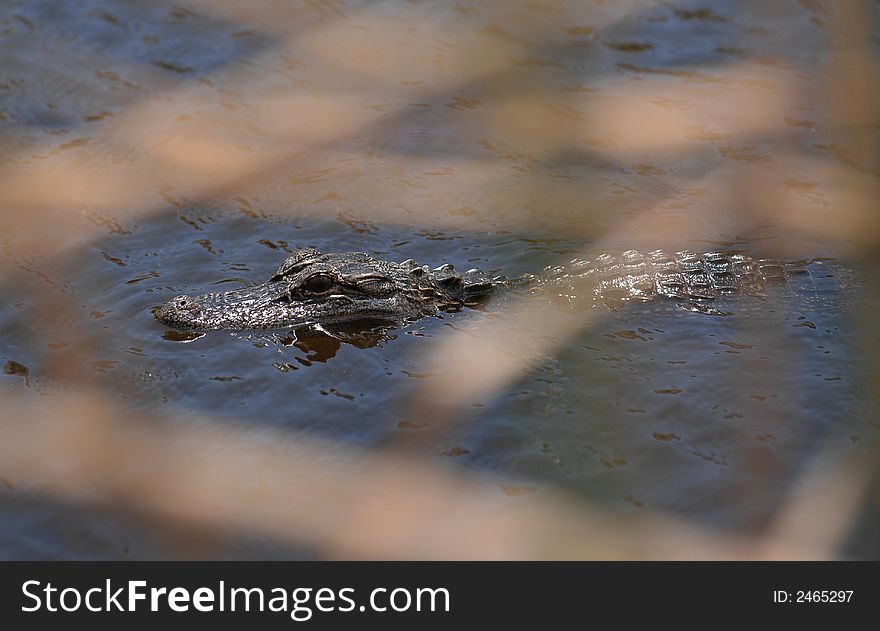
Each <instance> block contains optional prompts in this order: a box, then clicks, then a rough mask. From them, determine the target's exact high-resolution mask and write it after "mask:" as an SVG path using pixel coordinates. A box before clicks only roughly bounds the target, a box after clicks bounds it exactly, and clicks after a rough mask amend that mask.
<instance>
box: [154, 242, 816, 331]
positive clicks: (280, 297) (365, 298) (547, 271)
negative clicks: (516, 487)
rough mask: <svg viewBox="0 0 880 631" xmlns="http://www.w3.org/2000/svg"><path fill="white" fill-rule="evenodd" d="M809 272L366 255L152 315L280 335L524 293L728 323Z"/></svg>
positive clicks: (632, 255)
mask: <svg viewBox="0 0 880 631" xmlns="http://www.w3.org/2000/svg"><path fill="white" fill-rule="evenodd" d="M801 271H805V267H804V262H803V261H800V262H783V261H775V260H768V259H754V258H751V257H749V256H745V255H743V254H731V253H725V252H706V253H703V254H698V253H695V252H691V251H687V250H686V251H682V252H676V253H675V254H672V255H670V254H667V253H666V252H664V251H661V250H656V251H653V252H649V253H647V254H641V253H639V252H637V251H635V250H628V251H626V252H623V253H622V254H620V255H617V256H612V255H609V254H602V255H599V256H597V257H596V258H594V259H592V260H585V259H579V258H578V259H574V260H573V261H571V262H570V263H569V264H568V265H565V266H550V267H546V268H544V269H543V270H542V271H541V272H539V273H537V274H524V275H522V276H518V277H516V278H507V277H505V276H494V277H493V276H489V275H487V274H485V273H484V272H482V271H480V270H479V269H469V270H467V271H466V272H464V273H459V272H458V271H457V270H456V269H455V267H454V266H453V265H450V264H446V265H442V266H440V267H437V268H435V269H431V268H429V267H428V266H427V265H420V264H418V263H416V262H415V261H413V260H412V259H410V260H406V261H403V262H400V263H396V262H390V261H385V260H381V259H378V258H375V257H373V256H371V255H369V254H366V253H363V252H345V253H330V254H322V253H320V252H318V251H317V250H315V249H311V248H310V249H306V250H299V251H297V252H295V253H293V254H291V255H290V256H289V257H288V258H287V259H286V260H285V261H284V262H283V263H282V264H281V266H280V267H279V268H278V270H277V271H276V272H275V273H274V274H273V275H272V276H271V277H270V278H269V279H268V280H267V281H266V282H265V283H262V284H259V285H256V286H252V287H244V288H241V289H236V290H233V291H226V292H215V293H207V294H203V295H200V296H196V297H191V296H188V295H179V296H175V297H174V298H172V299H171V300H169V301H168V302H166V303H165V304H164V305H162V306H161V307H159V308H157V309H156V310H155V312H154V313H155V316H156V318H158V320H159V321H160V322H162V323H163V324H165V325H167V326H169V327H172V328H174V329H178V330H200V331H206V330H217V329H234V330H247V329H282V328H290V327H301V326H306V325H312V324H318V325H322V324H340V323H350V322H354V321H377V320H378V321H391V322H408V321H413V320H416V319H419V318H422V317H425V316H436V315H438V314H439V313H441V312H454V311H460V310H461V309H463V308H465V307H476V306H478V305H480V304H482V303H483V302H485V301H486V299H487V298H488V297H489V296H490V295H491V294H492V293H493V292H495V291H496V290H498V289H499V288H502V287H517V288H526V289H528V290H530V291H532V292H535V293H544V294H545V295H548V296H553V297H560V296H563V297H570V294H571V293H572V292H575V293H576V292H577V291H580V292H581V293H586V294H587V298H588V300H590V301H592V302H593V303H603V304H606V305H607V306H609V307H612V308H614V307H613V305H619V304H621V303H625V302H627V301H649V300H653V299H655V298H658V297H666V298H675V299H679V300H684V301H685V302H684V303H683V304H681V306H682V307H684V308H686V309H689V310H692V311H700V312H703V313H709V314H714V315H727V314H726V313H725V312H722V311H719V310H717V309H714V308H713V307H711V306H710V303H711V302H712V301H713V299H715V298H717V297H721V296H725V295H729V294H735V293H745V294H752V295H755V294H760V293H761V292H762V291H763V290H764V288H765V287H766V286H767V285H768V284H772V283H779V282H784V281H785V280H786V279H787V278H788V277H789V274H791V273H795V272H801Z"/></svg>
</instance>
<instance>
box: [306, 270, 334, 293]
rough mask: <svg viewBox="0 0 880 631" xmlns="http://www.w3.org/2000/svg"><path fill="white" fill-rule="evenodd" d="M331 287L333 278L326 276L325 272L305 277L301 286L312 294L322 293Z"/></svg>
mask: <svg viewBox="0 0 880 631" xmlns="http://www.w3.org/2000/svg"><path fill="white" fill-rule="evenodd" d="M332 287H333V279H332V278H330V277H329V276H327V274H315V275H314V276H312V277H310V278H307V279H306V281H305V282H304V283H303V284H302V288H303V289H304V290H305V291H307V292H309V293H313V294H323V293H325V292H328V291H330V289H332Z"/></svg>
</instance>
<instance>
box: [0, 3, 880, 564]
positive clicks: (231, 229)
mask: <svg viewBox="0 0 880 631" xmlns="http://www.w3.org/2000/svg"><path fill="white" fill-rule="evenodd" d="M233 4H234V3H233ZM605 4H606V3H601V2H600V3H596V4H595V5H593V4H591V3H577V2H572V3H564V2H553V1H547V2H522V3H486V4H483V3H473V5H471V4H469V3H458V4H454V3H448V5H445V4H444V5H443V6H438V5H437V4H433V5H432V4H431V3H419V2H412V3H411V2H380V3H357V2H350V3H346V2H328V3H306V4H305V5H303V6H302V7H296V8H292V7H289V6H285V7H276V6H269V3H262V2H260V3H255V5H254V8H253V10H252V12H249V11H247V10H245V9H235V8H234V7H230V6H227V3H222V2H221V3H198V2H196V3H187V4H186V6H182V5H181V6H178V5H168V4H163V3H152V2H150V3H147V2H106V1H105V2H84V3H63V2H5V3H3V4H2V7H0V56H2V59H3V64H2V67H0V142H2V146H3V148H4V149H3V153H4V158H5V159H4V166H3V173H4V174H5V175H4V177H5V178H6V179H4V182H7V183H8V182H13V183H15V184H16V185H18V186H19V188H20V189H21V191H22V192H21V195H20V196H19V197H16V196H15V195H10V196H9V197H8V198H4V199H3V200H2V203H3V204H5V206H6V207H5V208H3V209H2V212H3V217H4V225H3V232H2V239H3V260H4V263H3V266H4V268H5V270H4V278H3V281H2V283H3V285H2V286H3V294H4V298H5V299H4V300H3V301H2V304H0V362H2V363H4V364H5V367H6V369H5V374H4V375H3V376H2V379H0V387H2V389H3V392H4V397H5V396H7V395H9V396H13V395H15V396H20V395H24V396H29V397H34V398H37V399H39V398H40V397H53V396H56V395H58V394H59V393H62V392H65V391H67V390H70V389H76V388H78V387H79V385H78V381H77V379H71V375H72V374H79V375H82V376H84V377H83V379H85V380H87V381H88V383H89V384H90V387H92V388H97V389H98V390H100V391H101V392H103V393H106V394H107V396H109V397H111V398H113V399H115V400H118V401H119V402H120V403H122V404H123V405H124V406H125V407H126V408H128V409H131V410H132V411H133V412H134V413H138V414H143V415H146V416H148V417H149V416H154V417H156V418H163V419H173V420H174V422H180V423H185V422H186V421H187V420H188V419H190V418H202V417H204V416H206V415H208V416H213V417H215V418H216V419H217V423H224V424H227V425H228V426H230V427H234V428H235V430H236V431H238V432H241V433H242V434H244V435H247V434H254V435H259V434H260V433H261V432H264V431H266V429H267V428H281V429H285V430H297V431H304V432H307V433H309V434H310V435H314V436H319V437H322V438H326V439H330V440H334V441H340V443H342V444H346V445H352V444H354V445H358V446H362V447H365V448H367V449H378V448H380V447H383V446H386V445H388V444H395V443H397V442H404V443H406V442H408V441H409V440H410V439H409V438H408V437H409V436H411V435H413V434H418V433H420V432H421V433H424V434H425V435H426V436H428V438H427V439H426V440H424V441H421V442H418V446H417V447H414V448H413V449H416V450H417V451H419V452H424V453H423V455H424V457H426V458H428V459H431V460H433V461H437V462H442V463H447V464H449V465H450V466H453V467H460V468H462V469H464V470H469V471H470V470H472V471H477V472H480V473H481V474H487V475H490V476H495V477H497V479H499V480H509V481H510V482H509V483H503V484H499V490H498V492H499V493H501V494H506V495H508V496H510V497H511V498H518V497H520V496H530V495H532V494H540V493H542V492H547V491H550V490H552V489H558V488H563V489H566V490H568V491H570V492H572V493H574V494H575V495H578V496H581V497H583V498H585V499H587V500H589V501H591V502H595V503H597V504H599V505H602V506H605V507H608V508H610V509H612V510H615V511H623V512H627V511H632V512H638V511H640V510H657V511H670V512H671V513H673V514H675V515H678V516H683V517H685V518H688V519H693V520H695V521H696V522H697V523H700V524H709V525H713V526H720V527H721V528H724V529H732V530H733V529H743V530H745V531H752V530H758V529H760V528H761V527H762V526H763V525H764V524H765V522H766V520H767V519H768V516H769V515H771V513H772V511H773V510H774V508H776V506H777V504H778V502H779V500H780V497H782V495H783V494H784V493H785V492H787V490H788V489H789V487H790V485H791V484H792V481H793V480H795V479H796V478H797V476H798V475H799V474H800V473H801V472H802V470H803V467H804V466H805V463H807V462H809V461H810V459H811V458H812V457H813V456H814V455H816V454H817V453H819V452H822V451H824V450H826V449H828V448H835V449H839V450H842V451H844V452H848V451H852V452H853V453H861V452H862V451H865V450H866V449H868V447H866V445H868V444H870V443H871V442H872V437H871V434H872V432H873V433H876V431H877V428H876V422H874V418H875V417H874V416H873V412H872V409H871V407H870V402H869V397H868V394H867V385H866V376H865V375H866V371H867V368H868V362H869V360H870V357H868V356H867V353H866V349H865V345H864V341H863V339H864V338H863V335H862V333H861V329H860V328H859V321H858V319H857V316H858V315H859V314H862V313H865V312H871V311H872V310H876V309H877V307H878V303H877V301H876V297H875V296H873V295H872V294H870V293H869V292H868V290H867V289H866V288H865V286H864V284H863V278H864V276H865V275H864V274H863V273H860V270H861V269H862V268H860V267H859V265H858V264H856V263H853V262H852V261H850V260H846V252H845V249H844V248H842V247H841V246H840V245H839V243H837V242H832V241H830V240H825V239H823V235H821V234H819V235H818V236H817V235H816V234H815V233H811V231H808V232H805V233H803V234H793V233H792V229H791V222H790V221H786V219H785V218H784V217H783V218H779V217H774V216H773V215H772V214H771V215H763V214H762V212H763V211H762V210H761V209H760V204H758V205H757V206H758V209H757V210H756V209H755V207H756V206H755V200H754V198H753V195H760V190H762V189H761V188H760V187H761V186H763V185H764V183H763V182H764V180H751V179H750V178H753V177H763V175H765V174H766V173H767V172H771V173H774V174H775V176H778V181H777V182H776V184H777V185H778V188H779V189H783V190H786V191H787V192H788V193H790V194H791V195H793V197H794V199H795V200H796V201H797V203H798V204H802V205H805V206H807V207H808V208H809V209H811V210H810V212H814V213H815V214H817V215H822V214H823V213H825V214H826V215H827V214H828V213H831V212H832V210H831V203H830V202H829V199H831V197H830V196H831V195H832V194H833V191H831V190H830V189H831V188H833V187H831V185H830V184H829V183H828V182H826V181H823V180H821V179H819V180H816V179H813V175H808V174H806V173H804V174H799V173H798V172H797V171H796V170H795V171H794V172H792V171H791V169H792V168H793V167H791V165H790V164H788V163H786V162H785V160H786V159H787V158H786V156H789V155H790V152H793V151H794V152H796V151H801V152H803V153H804V154H806V155H808V156H810V157H811V158H812V159H816V160H821V161H827V162H831V163H834V164H835V165H837V166H841V165H842V168H848V169H849V168H852V169H853V170H854V171H860V169H859V165H858V164H856V165H852V164H847V161H846V159H845V156H844V157H841V154H840V151H838V150H836V149H834V147H832V145H831V143H830V141H828V140H827V138H826V137H825V136H824V133H825V132H824V131H823V130H822V129H821V126H820V125H819V124H818V123H817V122H816V121H817V120H818V116H819V114H818V112H817V108H816V107H814V105H813V97H812V96H811V95H813V94H815V93H816V92H817V91H819V90H821V85H822V84H821V82H820V78H819V77H818V76H815V74H814V73H812V71H811V69H812V68H814V67H815V66H817V65H820V64H822V63H823V62H824V60H825V57H826V56H827V47H828V37H829V35H828V29H827V12H826V10H825V8H824V7H823V5H822V4H821V3H819V2H801V3H798V2H786V3H772V4H773V6H772V7H763V8H762V7H745V6H744V5H742V4H741V3H735V2H706V3H677V4H675V5H671V4H660V5H654V4H651V3H619V6H605ZM607 4H609V5H611V4H617V3H607ZM777 5H778V6H777ZM768 72H769V73H775V74H773V75H772V76H771V75H768V74H767V73H768ZM774 82H776V83H774ZM786 86H787V87H786ZM768 94H769V96H768ZM279 95H281V96H279ZM804 95H806V96H804ZM301 98H302V99H305V100H304V101H303V102H300V99H301ZM728 99H729V100H730V101H731V102H732V104H733V106H736V104H737V103H738V104H740V105H746V106H751V105H754V111H753V112H751V114H750V115H749V116H745V115H744V114H742V113H741V112H740V113H738V114H732V113H730V112H727V111H725V110H724V106H723V105H722V104H721V103H723V102H725V101H726V100H728ZM627 104H629V105H632V104H635V105H634V108H635V109H633V110H632V111H625V110H626V108H625V107H622V106H624V105H627ZM707 104H710V105H712V104H714V105H712V106H710V105H707ZM629 105H627V106H629ZM640 107H645V108H648V110H650V111H651V112H654V113H655V114H657V115H658V116H660V119H658V122H657V128H658V136H657V137H640V134H638V133H635V134H631V133H629V132H628V128H629V124H630V123H628V122H627V120H628V119H627V117H628V116H633V117H636V118H638V117H639V112H641V111H642V110H640V109H639V108H640ZM322 108H323V109H322ZM716 109H717V111H716ZM306 112H308V114H309V116H311V117H313V118H308V117H306V120H305V122H303V115H304V113H306ZM681 113H684V116H685V119H684V123H682V127H681V128H680V129H675V130H673V131H672V132H670V135H669V136H668V137H666V136H664V135H663V133H665V132H664V130H663V129H662V126H663V125H664V124H666V123H668V122H669V121H670V120H672V119H667V118H665V117H666V116H667V114H668V115H670V116H677V115H678V114H681ZM324 114H326V120H324V119H323V118H322V116H323V115H324ZM612 114H615V115H619V118H615V117H612ZM609 117H612V118H613V120H611V121H609ZM738 117H739V118H738ZM765 118H766V120H765ZM676 121H677V122H679V123H680V122H681V121H680V120H679V119H677V118H676V119H674V120H672V122H673V123H674V122H676ZM707 121H709V122H708V123H707ZM288 123H289V124H291V125H292V126H293V127H291V128H290V129H288V128H286V127H284V125H285V124H288ZM716 123H717V124H716ZM631 124H632V125H633V126H634V128H635V126H636V125H637V123H636V122H635V119H632V122H631ZM139 126H141V127H139ZM143 130H147V131H143ZM666 131H669V130H666ZM147 132H149V134H148V133H147ZM190 133H192V135H188V134H190ZM285 133H286V134H287V135H285ZM176 143H177V144H176ZM218 156H220V157H218ZM780 156H782V157H780ZM227 158H228V162H227V161H225V160H226V159H227ZM215 159H216V160H217V161H216V162H215ZM776 170H778V173H776ZM47 174H48V175H47ZM44 176H45V177H49V178H50V179H43V180H41V179H40V178H41V177H44ZM871 177H874V178H876V175H873V176H871ZM749 182H754V190H750V189H752V188H753V186H752V184H749ZM50 183H51V184H52V185H51V186H50ZM22 200H24V201H22ZM34 200H36V201H34ZM774 200H776V201H779V200H778V199H776V198H774ZM28 203H32V205H33V206H32V207H31V206H28ZM767 203H771V202H767ZM774 203H775V202H774ZM779 203H780V204H782V202H779ZM32 208H35V209H36V210H33V209H32ZM40 213H42V214H40ZM35 215H39V216H41V217H44V218H43V219H40V220H36V221H33V216H35ZM29 217H30V219H29ZM774 218H775V219H776V221H774ZM53 226H54V227H53ZM819 232H821V230H819ZM35 235H36V236H35ZM306 246H313V247H316V248H318V249H319V250H321V251H326V252H332V251H364V252H369V253H371V254H373V255H375V256H378V257H382V258H389V259H393V260H398V261H400V260H404V259H407V258H414V259H416V260H417V261H419V262H421V263H426V264H429V265H431V266H432V267H435V266H438V265H441V264H443V263H447V262H448V263H453V264H455V265H456V266H457V267H458V268H459V269H467V268H470V267H479V268H481V269H484V270H486V271H491V272H493V273H505V274H508V275H516V274H521V273H526V272H534V271H536V270H539V269H541V268H543V267H544V266H546V265H551V264H557V263H559V262H560V261H565V260H567V259H570V258H572V257H573V256H575V255H577V254H583V253H585V252H586V253H587V254H590V253H597V252H600V251H603V250H605V249H608V248H612V249H614V248H620V249H622V248H627V247H638V248H642V249H650V248H651V247H652V246H654V247H669V248H677V249H685V248H687V249H693V250H712V249H730V250H738V251H745V252H767V253H769V254H771V255H780V256H791V257H798V258H807V259H817V260H816V261H814V262H812V263H811V264H810V265H809V274H807V275H803V276H797V277H792V279H791V282H789V283H787V284H785V285H782V286H778V287H772V288H770V290H768V291H767V293H766V295H765V296H761V297H751V296H742V297H737V298H735V299H733V298H732V299H730V300H727V301H725V302H724V304H723V305H722V307H723V309H724V310H726V311H730V312H733V313H734V314H735V315H734V316H733V317H713V316H707V315H704V314H697V313H692V312H688V311H685V310H682V309H680V308H678V307H677V305H676V302H675V301H663V300H661V301H657V302H651V303H645V304H629V305H627V306H626V308H624V309H620V310H617V311H614V312H612V311H608V310H605V309H602V310H601V313H600V314H599V315H598V317H597V316H596V314H595V313H591V314H590V317H589V318H588V317H585V318H584V320H583V323H582V326H581V327H580V328H579V330H578V332H577V333H576V334H574V335H558V336H556V337H554V332H553V331H545V332H542V333H541V335H546V336H548V337H549V338H550V342H551V344H550V347H551V349H552V350H547V351H546V352H542V353H540V356H539V357H538V358H537V359H535V360H534V361H533V362H532V363H530V364H528V365H524V366H523V367H522V368H521V370H520V371H519V373H518V374H519V376H518V377H517V378H515V379H513V380H512V381H510V382H509V383H507V384H505V385H504V386H503V387H502V388H500V389H496V390H490V391H487V392H486V393H485V396H484V397H481V398H479V400H477V401H475V402H471V403H470V404H469V405H468V408H467V409H466V410H463V411H460V413H459V414H458V417H457V419H456V420H457V422H455V423H452V424H450V425H449V427H446V428H444V429H443V431H437V432H435V431H433V430H431V428H429V427H425V425H424V423H423V422H422V421H421V419H419V418H417V417H414V416H413V415H412V410H413V407H412V399H413V397H416V396H419V393H420V392H422V389H424V388H425V387H430V385H431V382H432V379H433V378H434V376H433V375H432V374H431V372H430V367H429V365H428V360H427V358H428V357H429V356H430V354H431V353H432V351H433V350H435V349H436V348H437V346H438V345H440V344H443V343H446V342H448V341H449V340H450V339H456V338H458V337H461V336H468V335H470V334H471V333H470V330H471V328H472V326H473V324H474V323H475V322H479V321H485V320H486V319H487V318H490V319H491V318H495V319H498V321H499V322H502V321H504V319H505V318H506V317H507V312H506V309H507V306H508V305H509V304H510V303H509V301H505V298H504V296H499V297H498V299H497V300H493V301H492V302H490V303H489V304H488V305H487V306H486V307H485V310H466V311H464V312H461V313H457V314H444V315H443V317H441V318H427V319H423V320H420V321H417V322H414V323H411V324H408V325H406V326H403V327H401V328H396V329H391V330H388V331H383V332H380V333H377V334H376V335H373V336H367V337H363V336H362V337H359V338H357V339H353V340H348V341H345V340H343V341H340V340H339V339H336V338H334V337H331V336H327V335H325V334H323V333H321V332H320V331H316V330H313V329H311V330H299V331H272V332H211V333H208V334H206V335H189V336H186V335H184V336H182V335H180V334H175V333H174V332H171V331H169V330H168V329H167V328H166V327H164V326H162V325H161V324H160V323H159V322H157V321H156V320H155V319H154V318H153V316H152V309H153V308H154V307H156V306H158V305H159V304H161V303H162V302H164V301H165V300H167V299H168V298H169V297H171V296H173V295H175V294H179V293H190V294H195V293H201V292H205V291H214V290H217V289H218V287H219V288H234V287H237V286H240V284H241V283H246V284H250V283H257V282H262V281H264V280H265V279H267V278H268V277H269V276H270V275H271V274H272V273H273V272H274V270H275V269H276V268H277V266H278V265H279V264H280V262H281V261H282V260H283V259H284V257H285V256H286V255H287V253H288V252H291V251H293V250H295V249H297V248H302V247H306ZM826 257H827V260H825V258H826ZM59 305H61V306H60V307H59ZM526 342H527V341H526V340H524V341H523V343H524V344H525V343H526ZM469 361H470V362H471V364H472V365H476V366H479V365H480V362H481V358H480V357H479V356H474V357H470V358H469ZM58 366H64V369H63V370H60V369H58ZM65 371H66V372H65ZM426 384H427V385H426ZM872 423H873V424H872ZM3 474H4V471H3V470H2V468H0V476H2V475H3ZM2 481H3V482H4V486H3V487H0V531H2V535H0V541H2V546H0V556H3V557H5V558H19V557H25V558H30V557H40V558H43V557H48V558H59V557H60V558H117V557H126V556H135V557H154V556H158V557H164V556H174V554H175V552H174V549H173V547H172V548H171V549H169V548H168V547H167V546H166V543H167V541H165V540H164V539H162V540H161V541H160V540H158V539H161V537H158V535H156V534H155V533H153V532H152V531H151V530H150V528H149V527H147V526H143V525H142V524H135V523H133V522H129V521H127V520H122V521H119V520H120V518H119V517H118V516H116V515H115V513H113V514H110V515H108V514H105V513H103V512H92V511H91V510H89V509H86V508H83V507H82V506H79V505H76V504H71V503H67V502H65V501H64V500H63V499H57V498H51V497H47V496H43V495H28V493H27V490H26V489H27V487H28V483H27V480H19V479H12V478H9V477H8V476H6V477H3V478H2ZM157 537H158V539H157ZM224 546H225V547H221V548H220V549H219V550H220V551H218V549H212V551H211V552H209V554H217V555H220V556H231V557H255V556H256V557H259V556H270V557H286V556H298V555H300V554H308V552H302V553H300V552H297V551H295V550H291V549H289V548H287V547H285V546H276V545H275V544H268V543H265V542H259V541H258V542H252V541H237V542H236V543H227V544H224ZM863 553H864V551H863V550H862V551H860V552H859V554H863Z"/></svg>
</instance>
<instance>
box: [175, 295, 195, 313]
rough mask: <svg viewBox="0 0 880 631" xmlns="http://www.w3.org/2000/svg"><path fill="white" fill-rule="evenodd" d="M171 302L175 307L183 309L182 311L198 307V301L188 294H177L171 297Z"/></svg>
mask: <svg viewBox="0 0 880 631" xmlns="http://www.w3.org/2000/svg"><path fill="white" fill-rule="evenodd" d="M171 302H172V303H173V304H174V306H175V307H177V308H178V309H183V310H184V311H192V310H194V309H198V308H199V303H197V302H196V301H195V300H193V299H192V298H190V297H189V296H177V297H176V298H173V299H172V300H171Z"/></svg>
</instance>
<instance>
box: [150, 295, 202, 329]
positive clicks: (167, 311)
mask: <svg viewBox="0 0 880 631" xmlns="http://www.w3.org/2000/svg"><path fill="white" fill-rule="evenodd" d="M199 309H200V307H199V303H198V302H196V301H195V300H193V298H192V297H190V296H186V295H181V296H175V297H174V298H172V299H171V300H169V301H168V302H166V303H165V304H164V305H162V306H161V307H159V308H158V309H156V311H155V314H156V318H158V319H159V321H160V322H164V323H166V324H175V323H177V322H178V321H179V320H180V317H181V316H185V315H190V314H192V315H194V314H196V313H198V311H199Z"/></svg>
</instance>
